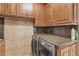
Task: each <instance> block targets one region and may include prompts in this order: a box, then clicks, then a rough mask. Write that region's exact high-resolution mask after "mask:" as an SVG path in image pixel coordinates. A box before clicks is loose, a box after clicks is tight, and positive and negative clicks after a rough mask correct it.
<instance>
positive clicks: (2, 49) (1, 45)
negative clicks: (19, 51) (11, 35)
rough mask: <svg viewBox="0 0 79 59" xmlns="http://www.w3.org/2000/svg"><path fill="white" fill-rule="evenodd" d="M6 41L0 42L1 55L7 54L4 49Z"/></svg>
mask: <svg viewBox="0 0 79 59" xmlns="http://www.w3.org/2000/svg"><path fill="white" fill-rule="evenodd" d="M4 45H5V43H4V40H3V41H2V42H0V56H4V55H5V53H4V52H5V50H4V47H5V46H4Z"/></svg>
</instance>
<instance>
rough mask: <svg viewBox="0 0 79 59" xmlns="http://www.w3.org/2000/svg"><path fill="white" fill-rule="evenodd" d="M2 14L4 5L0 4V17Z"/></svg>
mask: <svg viewBox="0 0 79 59" xmlns="http://www.w3.org/2000/svg"><path fill="white" fill-rule="evenodd" d="M3 13H4V4H2V3H0V15H2V14H3Z"/></svg>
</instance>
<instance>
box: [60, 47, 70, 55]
mask: <svg viewBox="0 0 79 59" xmlns="http://www.w3.org/2000/svg"><path fill="white" fill-rule="evenodd" d="M61 56H70V47H67V48H64V49H62V50H61Z"/></svg>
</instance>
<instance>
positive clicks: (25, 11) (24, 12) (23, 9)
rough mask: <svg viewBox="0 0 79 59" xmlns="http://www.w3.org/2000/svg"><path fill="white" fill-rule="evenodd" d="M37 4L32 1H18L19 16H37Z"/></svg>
mask: <svg viewBox="0 0 79 59" xmlns="http://www.w3.org/2000/svg"><path fill="white" fill-rule="evenodd" d="M35 10H36V5H35V4H32V3H18V4H17V16H23V17H32V18H35Z"/></svg>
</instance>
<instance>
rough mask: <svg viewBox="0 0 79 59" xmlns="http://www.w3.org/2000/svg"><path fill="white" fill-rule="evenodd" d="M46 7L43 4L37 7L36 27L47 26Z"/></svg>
mask: <svg viewBox="0 0 79 59" xmlns="http://www.w3.org/2000/svg"><path fill="white" fill-rule="evenodd" d="M44 9H45V6H44V5H42V4H37V5H36V20H35V25H36V26H46V24H45V22H46V21H45V10H44Z"/></svg>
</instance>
